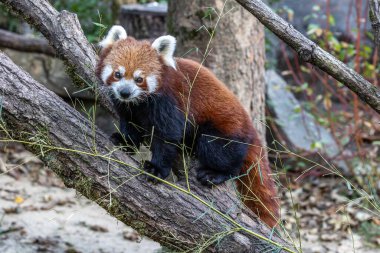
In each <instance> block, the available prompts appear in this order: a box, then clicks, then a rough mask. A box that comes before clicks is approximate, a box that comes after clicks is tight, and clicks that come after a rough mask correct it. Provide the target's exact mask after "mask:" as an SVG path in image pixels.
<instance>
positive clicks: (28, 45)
mask: <svg viewBox="0 0 380 253" xmlns="http://www.w3.org/2000/svg"><path fill="white" fill-rule="evenodd" d="M0 47H5V48H10V49H14V50H18V51H22V52H32V53H41V54H46V55H50V56H55V51H54V49H53V48H52V47H51V46H50V45H49V43H48V42H47V41H46V40H45V39H38V38H31V37H29V36H25V35H20V34H17V33H13V32H9V31H6V30H3V29H0Z"/></svg>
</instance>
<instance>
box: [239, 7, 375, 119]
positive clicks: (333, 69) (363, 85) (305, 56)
mask: <svg viewBox="0 0 380 253" xmlns="http://www.w3.org/2000/svg"><path fill="white" fill-rule="evenodd" d="M236 2H238V3H239V4H241V5H242V6H243V7H244V8H245V9H246V10H248V11H249V12H250V13H251V14H252V15H254V16H255V17H256V18H257V19H258V20H259V21H260V22H261V23H262V24H263V25H264V26H266V27H267V28H268V29H269V30H271V31H272V32H273V33H274V34H276V35H277V36H278V37H279V38H280V39H281V40H283V41H284V42H285V43H286V44H288V45H289V46H290V47H292V48H293V49H294V50H295V51H296V52H298V56H299V57H300V58H301V59H302V60H303V61H306V62H309V63H311V64H313V65H315V66H317V67H318V68H320V69H321V70H322V71H324V72H326V73H328V74H329V75H331V76H332V77H333V78H335V79H336V80H338V81H339V82H341V83H342V84H344V85H345V86H346V87H348V88H349V89H350V90H352V91H353V92H354V93H355V94H356V95H358V96H359V98H360V99H361V100H362V101H363V102H365V103H367V104H368V105H369V106H371V107H372V109H374V110H375V111H376V112H377V113H380V90H379V89H378V88H377V87H375V86H374V85H372V84H371V83H370V82H368V81H367V80H366V79H365V78H364V77H362V76H361V75H359V74H358V73H356V72H355V71H354V70H352V69H350V68H349V67H347V66H346V65H345V64H344V63H343V62H341V61H339V60H337V59H336V58H335V57H334V56H332V55H331V54H329V53H328V52H326V51H324V50H323V49H322V48H320V47H319V46H317V45H316V44H315V43H314V42H312V41H311V40H309V39H307V38H306V37H305V36H303V35H302V34H301V33H300V32H299V31H297V30H296V29H294V27H293V26H291V25H290V24H289V23H288V22H286V21H285V20H284V19H282V18H281V17H280V16H278V15H277V14H276V13H274V12H273V11H272V10H271V9H270V8H269V7H268V6H266V5H265V4H264V3H263V2H262V1H260V0H236Z"/></svg>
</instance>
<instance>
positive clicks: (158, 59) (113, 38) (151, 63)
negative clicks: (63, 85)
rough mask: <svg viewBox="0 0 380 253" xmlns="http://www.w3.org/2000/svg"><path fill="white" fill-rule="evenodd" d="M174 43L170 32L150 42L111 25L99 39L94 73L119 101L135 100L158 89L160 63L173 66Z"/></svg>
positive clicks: (174, 66)
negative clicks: (135, 37) (169, 34)
mask: <svg viewBox="0 0 380 253" xmlns="http://www.w3.org/2000/svg"><path fill="white" fill-rule="evenodd" d="M175 44H176V40H175V38H174V37H172V36H162V37H159V38H158V39H156V40H155V41H154V42H153V43H152V44H150V43H149V42H148V41H137V40H135V39H134V38H130V37H127V33H126V31H125V30H124V28H123V27H121V26H113V27H112V28H111V30H110V31H109V32H108V34H107V36H106V37H105V38H104V39H103V40H102V41H101V42H100V43H99V45H100V46H101V47H102V51H101V53H100V59H99V62H98V66H97V70H96V73H97V75H98V77H99V78H100V79H101V80H102V81H103V83H104V84H105V85H107V86H111V87H112V90H113V92H114V95H115V97H116V98H117V99H119V100H120V101H124V102H130V101H138V100H139V99H141V98H144V97H146V96H147V95H149V94H152V93H154V92H155V91H157V89H159V86H160V75H161V70H162V64H165V65H167V66H170V67H173V68H174V69H175V68H176V65H175V60H174V58H173V53H174V50H175Z"/></svg>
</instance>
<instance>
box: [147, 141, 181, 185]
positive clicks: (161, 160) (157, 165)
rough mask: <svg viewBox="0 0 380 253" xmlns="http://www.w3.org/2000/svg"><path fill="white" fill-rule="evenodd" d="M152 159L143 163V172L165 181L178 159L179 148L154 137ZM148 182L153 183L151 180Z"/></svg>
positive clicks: (174, 144)
mask: <svg viewBox="0 0 380 253" xmlns="http://www.w3.org/2000/svg"><path fill="white" fill-rule="evenodd" d="M151 151H152V159H151V161H150V162H145V163H144V170H145V171H147V172H149V173H151V174H153V175H155V176H157V177H159V178H162V179H165V178H166V177H168V176H169V174H170V170H171V169H172V166H173V164H174V162H175V159H177V158H178V154H179V148H178V147H177V146H176V143H170V142H165V141H164V140H162V139H160V138H158V137H154V138H153V142H152V145H151ZM148 180H150V181H153V182H155V181H156V180H154V179H153V178H151V177H150V178H148Z"/></svg>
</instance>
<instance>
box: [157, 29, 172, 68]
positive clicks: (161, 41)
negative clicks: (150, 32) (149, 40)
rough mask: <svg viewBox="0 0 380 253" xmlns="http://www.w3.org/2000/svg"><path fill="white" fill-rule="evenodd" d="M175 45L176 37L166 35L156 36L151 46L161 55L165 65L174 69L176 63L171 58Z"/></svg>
mask: <svg viewBox="0 0 380 253" xmlns="http://www.w3.org/2000/svg"><path fill="white" fill-rule="evenodd" d="M175 45H176V39H175V38H174V37H173V36H170V35H166V36H161V37H159V38H157V39H156V40H155V41H154V42H153V44H152V47H153V48H154V49H156V51H157V52H158V53H159V54H160V55H161V56H162V59H163V60H164V63H165V65H167V66H169V67H172V68H174V69H176V63H175V60H174V58H173V55H174V50H175Z"/></svg>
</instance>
